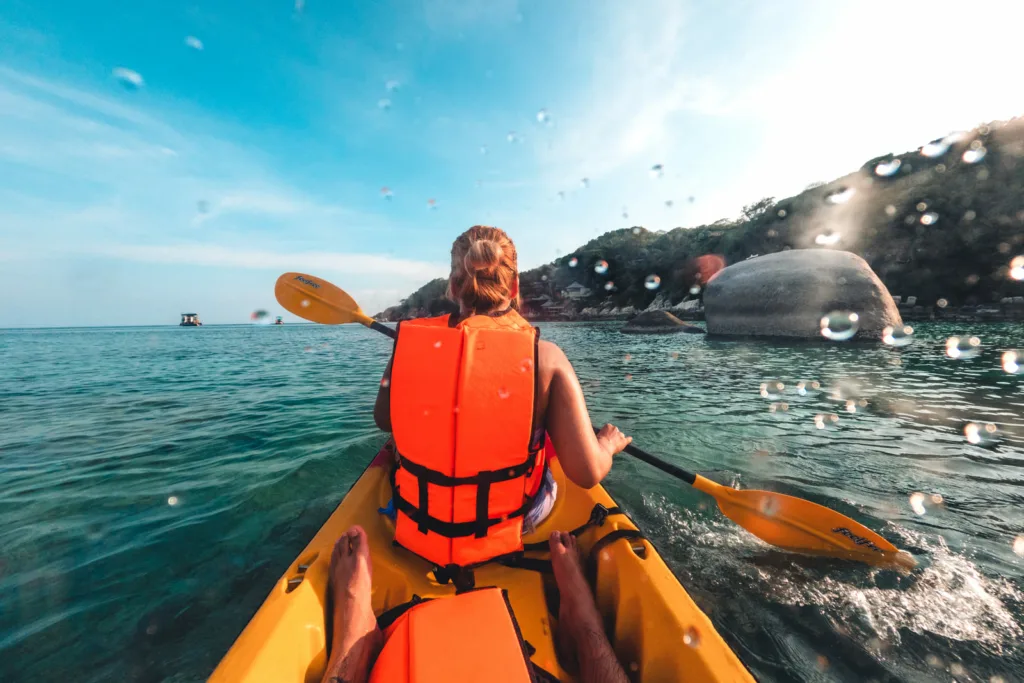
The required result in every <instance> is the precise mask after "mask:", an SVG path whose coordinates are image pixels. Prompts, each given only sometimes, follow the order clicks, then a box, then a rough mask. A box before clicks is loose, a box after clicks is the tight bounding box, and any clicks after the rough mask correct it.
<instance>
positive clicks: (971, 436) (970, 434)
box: [964, 422, 999, 446]
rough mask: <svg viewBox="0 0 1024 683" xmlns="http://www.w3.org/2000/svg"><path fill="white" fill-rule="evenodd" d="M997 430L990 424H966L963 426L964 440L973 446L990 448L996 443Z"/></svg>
mask: <svg viewBox="0 0 1024 683" xmlns="http://www.w3.org/2000/svg"><path fill="white" fill-rule="evenodd" d="M998 431H999V428H998V427H996V426H995V425H994V424H992V423H991V422H987V423H984V422H981V423H979V422H968V423H967V424H965V425H964V438H965V439H967V443H969V444H973V445H975V446H991V445H993V444H995V443H996V442H997V441H998V436H997V435H996V433H997V432H998Z"/></svg>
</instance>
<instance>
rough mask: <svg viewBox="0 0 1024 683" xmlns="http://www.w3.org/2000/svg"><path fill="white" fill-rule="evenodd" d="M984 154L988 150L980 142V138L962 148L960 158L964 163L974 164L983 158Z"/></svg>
mask: <svg viewBox="0 0 1024 683" xmlns="http://www.w3.org/2000/svg"><path fill="white" fill-rule="evenodd" d="M986 154H988V150H987V149H985V146H984V145H983V144H981V140H975V141H974V142H972V143H971V146H970V147H969V148H967V149H965V150H964V153H963V155H962V156H961V157H960V158H961V159H963V160H964V163H965V164H976V163H978V162H979V161H981V160H982V159H984V158H985V155H986Z"/></svg>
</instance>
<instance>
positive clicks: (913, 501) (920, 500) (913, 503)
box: [910, 491, 925, 515]
mask: <svg viewBox="0 0 1024 683" xmlns="http://www.w3.org/2000/svg"><path fill="white" fill-rule="evenodd" d="M924 498H925V496H924V494H923V493H921V492H920V491H916V492H914V493H911V494H910V509H911V510H913V511H914V513H915V514H917V515H923V514H924V513H925V508H924Z"/></svg>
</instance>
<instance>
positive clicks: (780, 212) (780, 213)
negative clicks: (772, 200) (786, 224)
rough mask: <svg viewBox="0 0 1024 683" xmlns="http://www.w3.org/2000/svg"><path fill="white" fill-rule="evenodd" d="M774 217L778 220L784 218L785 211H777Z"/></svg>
mask: <svg viewBox="0 0 1024 683" xmlns="http://www.w3.org/2000/svg"><path fill="white" fill-rule="evenodd" d="M775 215H776V216H778V217H779V218H785V217H786V210H785V209H779V211H778V213H776V214H775Z"/></svg>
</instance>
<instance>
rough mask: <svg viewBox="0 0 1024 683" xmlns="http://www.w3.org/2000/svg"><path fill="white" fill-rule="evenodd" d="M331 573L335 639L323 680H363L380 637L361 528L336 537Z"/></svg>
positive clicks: (377, 650)
mask: <svg viewBox="0 0 1024 683" xmlns="http://www.w3.org/2000/svg"><path fill="white" fill-rule="evenodd" d="M330 572H331V586H330V590H331V595H332V597H333V600H334V638H333V639H332V642H331V657H330V660H328V662H327V671H325V672H324V678H323V683H365V681H366V680H367V678H369V675H370V667H371V666H372V664H373V660H374V659H375V658H376V657H377V655H378V654H379V653H380V648H381V640H382V637H381V632H380V629H378V628H377V619H376V618H375V617H374V616H373V607H372V605H371V604H370V585H371V582H370V544H369V542H367V540H366V532H365V531H363V529H362V527H360V526H354V527H352V528H351V529H349V530H348V531H346V532H345V533H344V535H342V537H341V538H339V539H338V542H337V543H336V544H335V545H334V552H332V553H331V569H330Z"/></svg>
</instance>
